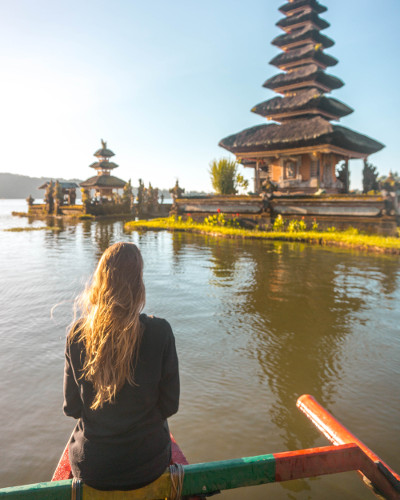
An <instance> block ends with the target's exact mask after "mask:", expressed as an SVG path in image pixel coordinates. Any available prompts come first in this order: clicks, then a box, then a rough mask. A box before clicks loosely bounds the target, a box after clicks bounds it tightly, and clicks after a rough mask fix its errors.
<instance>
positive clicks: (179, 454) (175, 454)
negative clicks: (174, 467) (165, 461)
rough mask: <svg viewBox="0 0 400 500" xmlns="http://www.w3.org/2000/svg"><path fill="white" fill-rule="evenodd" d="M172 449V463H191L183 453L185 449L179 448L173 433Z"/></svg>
mask: <svg viewBox="0 0 400 500" xmlns="http://www.w3.org/2000/svg"><path fill="white" fill-rule="evenodd" d="M171 451H172V457H171V463H172V464H174V463H175V464H182V465H189V462H188V461H187V459H186V457H185V455H184V454H183V451H182V450H181V449H180V448H179V445H178V443H177V442H176V441H175V438H174V436H173V435H172V434H171Z"/></svg>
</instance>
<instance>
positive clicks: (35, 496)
mask: <svg viewBox="0 0 400 500" xmlns="http://www.w3.org/2000/svg"><path fill="white" fill-rule="evenodd" d="M71 484H72V479H68V480H66V481H49V482H47V483H37V484H26V485H24V486H13V487H10V488H3V489H0V499H1V500H3V499H4V500H5V499H6V498H7V500H8V499H10V500H11V499H18V500H25V499H26V500H71Z"/></svg>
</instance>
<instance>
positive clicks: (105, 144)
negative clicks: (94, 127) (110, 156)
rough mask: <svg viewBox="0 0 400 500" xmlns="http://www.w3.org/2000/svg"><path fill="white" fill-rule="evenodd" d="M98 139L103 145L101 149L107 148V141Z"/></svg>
mask: <svg viewBox="0 0 400 500" xmlns="http://www.w3.org/2000/svg"><path fill="white" fill-rule="evenodd" d="M100 140H101V145H102V146H103V149H107V142H106V141H103V139H100Z"/></svg>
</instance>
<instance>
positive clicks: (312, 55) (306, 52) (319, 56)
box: [269, 44, 338, 68]
mask: <svg viewBox="0 0 400 500" xmlns="http://www.w3.org/2000/svg"><path fill="white" fill-rule="evenodd" d="M305 59H311V60H312V61H313V62H319V63H321V64H322V65H324V66H335V64H337V63H338V60H337V59H336V58H335V57H332V56H329V55H328V54H325V52H322V50H320V49H318V48H316V47H315V46H314V45H312V44H309V45H305V46H304V47H300V48H298V49H293V50H288V51H287V52H282V53H280V54H278V55H277V56H275V57H273V58H272V59H271V60H270V62H269V63H270V64H272V65H273V66H277V67H278V68H282V67H285V66H287V65H288V64H290V65H292V64H293V63H297V62H298V63H300V64H301V61H303V60H305Z"/></svg>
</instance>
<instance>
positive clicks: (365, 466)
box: [297, 394, 400, 500]
mask: <svg viewBox="0 0 400 500" xmlns="http://www.w3.org/2000/svg"><path fill="white" fill-rule="evenodd" d="M297 407H298V408H299V409H300V410H301V411H302V412H303V413H304V414H305V415H306V416H307V417H308V418H309V419H310V420H311V422H312V423H313V424H314V425H315V426H316V427H317V429H319V430H320V431H321V432H322V434H324V436H325V437H326V438H327V439H329V441H331V443H333V444H334V445H336V446H339V445H343V444H348V443H355V444H356V445H357V446H358V447H359V448H360V450H361V451H362V452H363V455H364V458H363V463H362V467H360V469H359V470H360V472H361V473H362V474H363V475H365V476H366V477H367V478H368V479H369V480H370V481H371V482H372V484H373V485H374V486H376V487H377V488H378V489H379V490H380V491H381V492H382V493H383V494H384V495H385V496H386V497H387V498H390V499H396V500H397V499H400V493H399V492H398V491H396V489H395V488H394V487H393V485H392V484H391V482H390V481H388V479H387V478H386V477H385V476H384V475H383V473H382V472H381V471H380V470H379V469H378V466H377V463H376V462H380V463H381V464H382V465H383V466H384V467H385V468H386V469H387V470H388V471H389V473H390V474H391V475H392V476H393V478H394V481H397V482H399V481H400V476H399V474H397V473H396V472H395V471H394V470H393V469H391V468H390V467H389V466H388V465H387V464H386V463H385V462H384V461H383V460H382V459H381V458H379V457H378V455H376V453H374V452H373V451H372V450H370V449H369V448H368V446H366V445H365V444H364V443H363V442H362V441H360V439H358V438H357V437H356V436H355V435H354V434H353V433H352V432H350V431H349V430H348V429H347V428H346V427H345V426H344V425H342V424H341V423H340V422H339V421H338V420H336V418H335V417H334V416H333V415H332V414H331V413H329V412H328V411H327V410H325V408H324V407H323V406H321V405H320V404H319V403H318V402H317V401H316V400H315V399H314V398H313V397H312V396H310V395H309V394H304V395H303V396H300V397H299V399H298V400H297ZM399 484H400V483H398V485H399Z"/></svg>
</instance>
